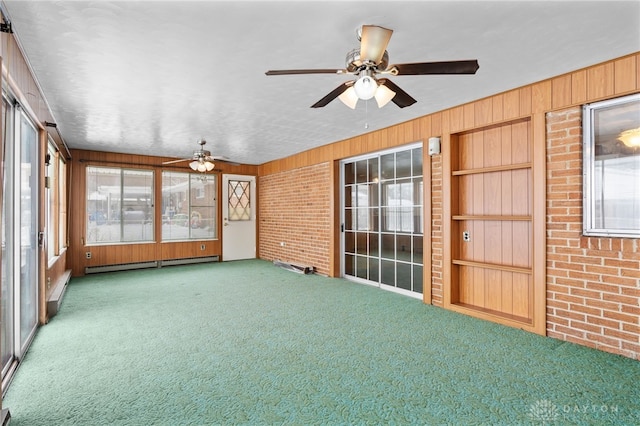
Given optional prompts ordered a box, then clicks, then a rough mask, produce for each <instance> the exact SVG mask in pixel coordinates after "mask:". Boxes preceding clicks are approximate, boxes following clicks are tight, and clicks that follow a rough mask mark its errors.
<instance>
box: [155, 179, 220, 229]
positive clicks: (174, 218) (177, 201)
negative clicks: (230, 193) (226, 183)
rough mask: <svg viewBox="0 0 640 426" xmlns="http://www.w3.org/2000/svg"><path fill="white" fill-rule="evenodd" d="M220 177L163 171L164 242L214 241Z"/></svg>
mask: <svg viewBox="0 0 640 426" xmlns="http://www.w3.org/2000/svg"><path fill="white" fill-rule="evenodd" d="M217 192H218V184H217V178H216V175H213V174H211V175H207V174H203V173H184V172H170V171H163V172H162V241H187V240H214V239H217V237H218V235H217V234H218V232H217V222H218V218H217V214H216V211H217V206H216V198H217Z"/></svg>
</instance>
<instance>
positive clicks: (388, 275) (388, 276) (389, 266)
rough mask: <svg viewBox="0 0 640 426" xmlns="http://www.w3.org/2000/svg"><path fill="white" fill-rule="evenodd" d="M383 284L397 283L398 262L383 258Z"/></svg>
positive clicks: (393, 284)
mask: <svg viewBox="0 0 640 426" xmlns="http://www.w3.org/2000/svg"><path fill="white" fill-rule="evenodd" d="M381 263H382V280H381V282H382V284H386V285H390V286H395V285H396V263H395V262H392V261H389V260H382V261H381Z"/></svg>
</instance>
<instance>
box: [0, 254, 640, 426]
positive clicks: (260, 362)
mask: <svg viewBox="0 0 640 426" xmlns="http://www.w3.org/2000/svg"><path fill="white" fill-rule="evenodd" d="M4 406H5V407H6V408H9V410H10V411H11V414H12V421H11V425H12V426H22V425H28V426H37V425H46V426H52V425H54V426H58V425H145V426H146V425H226V424H277V425H279V424H295V425H311V424H328V425H343V424H349V425H364V424H371V425H376V424H384V425H393V424H398V425H400V424H412V425H414V424H415V425H436V424H451V425H475V424H483V425H485V424H487V425H488V424H491V425H523V424H533V425H535V424H563V425H564V424H593V425H603V424H615V425H638V424H640V362H638V361H634V360H631V359H628V358H624V357H620V356H616V355H611V354H608V353H604V352H600V351H596V350H592V349H589V348H585V347H582V346H578V345H574V344H570V343H564V342H561V341H558V340H555V339H551V338H546V337H541V336H537V335H534V334H530V333H527V332H524V331H521V330H517V329H513V328H509V327H504V326H500V325H497V324H493V323H490V322H486V321H482V320H477V319H473V318H470V317H467V316H464V315H460V314H456V313H453V312H449V311H446V310H444V309H441V308H437V307H433V306H429V305H424V304H423V303H422V302H421V301H419V300H415V299H412V298H409V297H405V296H401V295H398V294H394V293H390V292H385V291H383V290H379V289H376V288H374V287H370V286H366V285H362V284H356V283H352V282H349V281H345V280H341V279H330V278H326V277H321V276H316V275H301V274H296V273H293V272H290V271H286V270H284V269H281V268H278V267H275V266H274V265H273V264H271V263H269V262H265V261H260V260H252V261H239V262H229V263H214V264H206V265H191V266H174V267H166V268H162V269H149V270H140V271H129V272H116V273H110V274H99V275H92V276H87V277H83V278H74V279H72V280H71V283H70V284H69V288H68V290H67V293H66V296H65V299H64V301H63V304H62V307H61V311H60V312H59V313H58V315H57V316H56V317H54V318H53V319H52V320H51V322H50V323H49V324H48V325H46V326H44V327H42V328H41V329H40V330H39V332H38V334H37V336H36V338H35V340H34V342H33V344H32V346H31V349H30V350H29V352H28V354H27V356H26V358H25V360H24V362H23V363H22V365H21V366H20V368H19V370H18V372H17V374H16V377H15V379H14V381H13V383H12V384H11V386H10V388H9V390H8V392H7V395H6V397H5V400H4Z"/></svg>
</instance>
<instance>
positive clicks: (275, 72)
mask: <svg viewBox="0 0 640 426" xmlns="http://www.w3.org/2000/svg"><path fill="white" fill-rule="evenodd" d="M346 73H347V70H345V69H329V68H327V69H317V70H269V71H267V72H265V74H266V75H293V74H346Z"/></svg>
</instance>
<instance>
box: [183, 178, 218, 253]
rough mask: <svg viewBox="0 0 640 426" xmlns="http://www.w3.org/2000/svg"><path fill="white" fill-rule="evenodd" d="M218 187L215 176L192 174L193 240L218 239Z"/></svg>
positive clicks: (191, 216)
mask: <svg viewBox="0 0 640 426" xmlns="http://www.w3.org/2000/svg"><path fill="white" fill-rule="evenodd" d="M217 188H218V186H217V185H216V177H215V175H212V176H206V175H196V174H193V173H192V174H191V215H190V218H191V222H190V223H191V238H192V239H199V240H202V239H213V238H215V237H216V228H217V226H216V223H217V220H216V193H217Z"/></svg>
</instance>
